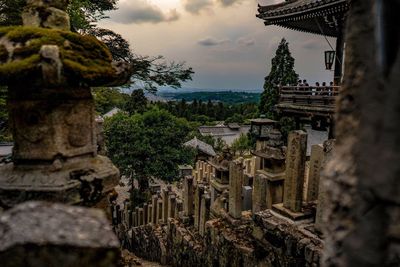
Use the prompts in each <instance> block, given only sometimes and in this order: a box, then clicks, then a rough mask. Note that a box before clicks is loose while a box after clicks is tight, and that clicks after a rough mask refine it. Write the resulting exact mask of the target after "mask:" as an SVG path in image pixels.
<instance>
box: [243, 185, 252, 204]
mask: <svg viewBox="0 0 400 267" xmlns="http://www.w3.org/2000/svg"><path fill="white" fill-rule="evenodd" d="M252 193H253V188H252V187H251V186H248V185H247V186H243V187H242V195H243V202H242V209H243V210H252V200H251V196H252Z"/></svg>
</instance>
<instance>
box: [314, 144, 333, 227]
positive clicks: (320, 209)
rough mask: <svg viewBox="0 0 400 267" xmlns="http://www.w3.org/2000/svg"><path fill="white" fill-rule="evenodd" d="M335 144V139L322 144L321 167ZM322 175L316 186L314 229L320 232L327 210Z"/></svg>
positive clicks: (331, 155)
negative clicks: (316, 200) (316, 199)
mask: <svg viewBox="0 0 400 267" xmlns="http://www.w3.org/2000/svg"><path fill="white" fill-rule="evenodd" d="M334 146H335V140H328V141H325V142H324V145H323V151H322V152H323V155H324V156H323V161H322V162H321V166H322V169H325V167H326V164H327V162H328V161H330V160H331V159H332V157H333V149H334ZM321 171H322V170H321ZM324 179H325V177H324V176H320V181H319V187H318V202H317V213H316V215H315V226H314V227H315V230H317V231H318V232H320V233H321V232H322V230H323V226H324V216H325V214H326V210H327V203H326V191H327V189H328V188H327V186H326V180H324Z"/></svg>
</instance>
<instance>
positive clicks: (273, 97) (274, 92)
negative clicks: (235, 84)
mask: <svg viewBox="0 0 400 267" xmlns="http://www.w3.org/2000/svg"><path fill="white" fill-rule="evenodd" d="M298 78H299V75H298V74H297V73H296V71H295V70H294V58H293V57H292V55H291V53H290V50H289V43H288V42H287V41H286V40H285V39H282V41H281V42H280V44H279V46H278V49H277V50H276V55H275V57H274V58H273V59H272V66H271V72H270V73H269V75H268V76H267V77H265V83H264V92H263V93H262V95H261V101H260V106H259V111H260V113H261V114H265V115H266V116H267V117H268V118H271V119H276V112H275V105H276V104H278V100H279V86H280V85H294V84H296V83H297V80H298Z"/></svg>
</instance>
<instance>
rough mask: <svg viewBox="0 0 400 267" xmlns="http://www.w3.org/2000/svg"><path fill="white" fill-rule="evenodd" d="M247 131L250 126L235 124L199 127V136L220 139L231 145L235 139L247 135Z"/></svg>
mask: <svg viewBox="0 0 400 267" xmlns="http://www.w3.org/2000/svg"><path fill="white" fill-rule="evenodd" d="M249 131H250V125H239V124H237V123H232V124H228V125H217V126H200V127H199V132H200V134H201V135H203V136H207V135H209V136H212V137H215V138H221V139H222V140H224V141H225V143H226V144H227V145H231V144H232V143H233V141H235V139H237V138H239V137H240V135H241V134H247V133H248V132H249Z"/></svg>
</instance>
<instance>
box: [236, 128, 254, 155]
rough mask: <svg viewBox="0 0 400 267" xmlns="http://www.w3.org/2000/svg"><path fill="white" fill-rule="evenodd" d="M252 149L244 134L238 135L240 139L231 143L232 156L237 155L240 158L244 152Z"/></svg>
mask: <svg viewBox="0 0 400 267" xmlns="http://www.w3.org/2000/svg"><path fill="white" fill-rule="evenodd" d="M251 148H252V145H251V142H250V140H249V138H248V136H247V135H246V134H243V133H242V134H240V137H239V138H237V139H236V140H235V141H233V143H232V145H231V149H232V151H233V152H234V154H236V153H239V155H240V156H243V155H244V152H246V151H247V150H250V149H251Z"/></svg>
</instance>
